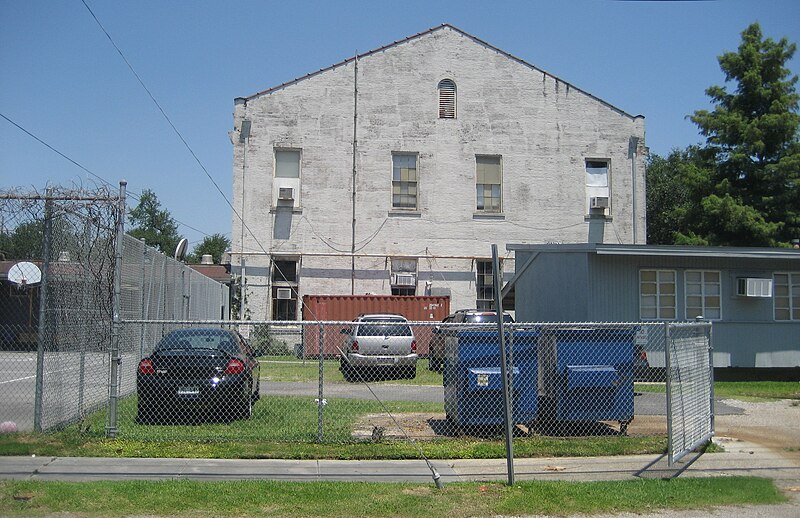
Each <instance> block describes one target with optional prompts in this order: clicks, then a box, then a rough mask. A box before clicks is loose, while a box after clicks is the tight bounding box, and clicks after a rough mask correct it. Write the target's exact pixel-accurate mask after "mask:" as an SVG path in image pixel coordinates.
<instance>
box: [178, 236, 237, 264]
mask: <svg viewBox="0 0 800 518" xmlns="http://www.w3.org/2000/svg"><path fill="white" fill-rule="evenodd" d="M230 247H231V240H230V239H228V238H227V237H226V236H223V235H222V234H212V235H210V236H206V237H205V238H203V241H201V242H200V243H199V244H197V245H196V246H195V247H194V248H193V249H192V253H191V254H189V257H188V261H189V262H190V263H199V262H200V260H201V259H202V258H203V256H204V255H206V254H210V255H211V257H212V258H213V259H214V263H215V264H219V263H220V262H222V254H224V253H225V251H226V250H228V249H229V248H230Z"/></svg>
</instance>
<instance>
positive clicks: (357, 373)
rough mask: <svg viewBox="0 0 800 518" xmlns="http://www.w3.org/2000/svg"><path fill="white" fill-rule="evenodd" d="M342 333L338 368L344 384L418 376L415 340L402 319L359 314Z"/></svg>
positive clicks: (395, 316)
mask: <svg viewBox="0 0 800 518" xmlns="http://www.w3.org/2000/svg"><path fill="white" fill-rule="evenodd" d="M341 333H342V334H343V335H345V337H344V344H343V347H342V349H341V356H340V358H339V369H340V370H341V371H342V374H343V375H344V378H345V379H346V380H347V381H358V380H360V379H374V378H375V377H377V376H379V375H383V376H384V377H386V376H387V375H388V376H390V377H395V378H396V377H400V378H408V379H413V378H415V377H416V376H417V341H416V340H415V339H414V332H413V331H411V326H409V325H408V320H406V318H405V317H403V316H401V315H388V314H387V315H361V316H360V317H358V318H356V319H355V320H353V324H352V325H351V326H349V327H346V328H344V329H342V331H341Z"/></svg>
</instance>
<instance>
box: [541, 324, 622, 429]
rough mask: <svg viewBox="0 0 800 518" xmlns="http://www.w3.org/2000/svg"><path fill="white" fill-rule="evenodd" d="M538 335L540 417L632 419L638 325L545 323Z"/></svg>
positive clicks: (620, 420) (579, 419)
mask: <svg viewBox="0 0 800 518" xmlns="http://www.w3.org/2000/svg"><path fill="white" fill-rule="evenodd" d="M540 331H541V336H540V337H539V368H540V372H539V405H540V417H543V418H545V419H551V420H556V421H619V423H620V430H621V431H622V432H625V430H626V428H627V425H628V424H629V423H630V422H631V421H632V420H633V360H634V357H633V355H634V352H633V351H634V347H633V342H634V337H635V335H636V328H635V326H631V327H604V326H593V327H543V328H541V329H540Z"/></svg>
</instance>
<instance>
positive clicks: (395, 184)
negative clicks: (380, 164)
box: [391, 151, 419, 211]
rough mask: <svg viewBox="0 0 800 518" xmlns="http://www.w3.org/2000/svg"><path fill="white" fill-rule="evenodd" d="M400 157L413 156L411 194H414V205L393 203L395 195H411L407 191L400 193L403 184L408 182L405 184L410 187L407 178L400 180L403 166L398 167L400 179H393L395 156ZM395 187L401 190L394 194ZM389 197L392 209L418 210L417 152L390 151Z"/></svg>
mask: <svg viewBox="0 0 800 518" xmlns="http://www.w3.org/2000/svg"><path fill="white" fill-rule="evenodd" d="M400 157H413V159H414V175H415V179H414V182H413V184H414V185H413V187H414V194H413V196H414V206H413V207H407V206H403V205H402V204H400V205H397V204H395V196H411V194H409V193H405V194H403V193H402V187H403V184H408V185H406V187H407V188H410V187H411V185H410V184H411V183H412V182H411V181H409V180H406V181H403V180H402V169H404V168H402V167H401V168H400V170H401V173H400V175H401V179H400V180H395V170H396V169H397V168H396V167H395V158H400ZM395 187H399V188H400V190H401V192H399V193H397V194H395ZM391 197H392V210H398V211H416V210H419V153H413V152H403V151H396V152H395V151H393V152H392V192H391Z"/></svg>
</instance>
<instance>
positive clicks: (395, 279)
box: [389, 258, 417, 296]
mask: <svg viewBox="0 0 800 518" xmlns="http://www.w3.org/2000/svg"><path fill="white" fill-rule="evenodd" d="M391 268H392V269H391V272H390V274H389V282H390V284H391V287H392V295H405V296H413V295H416V294H417V260H416V259H405V258H392V265H391Z"/></svg>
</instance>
